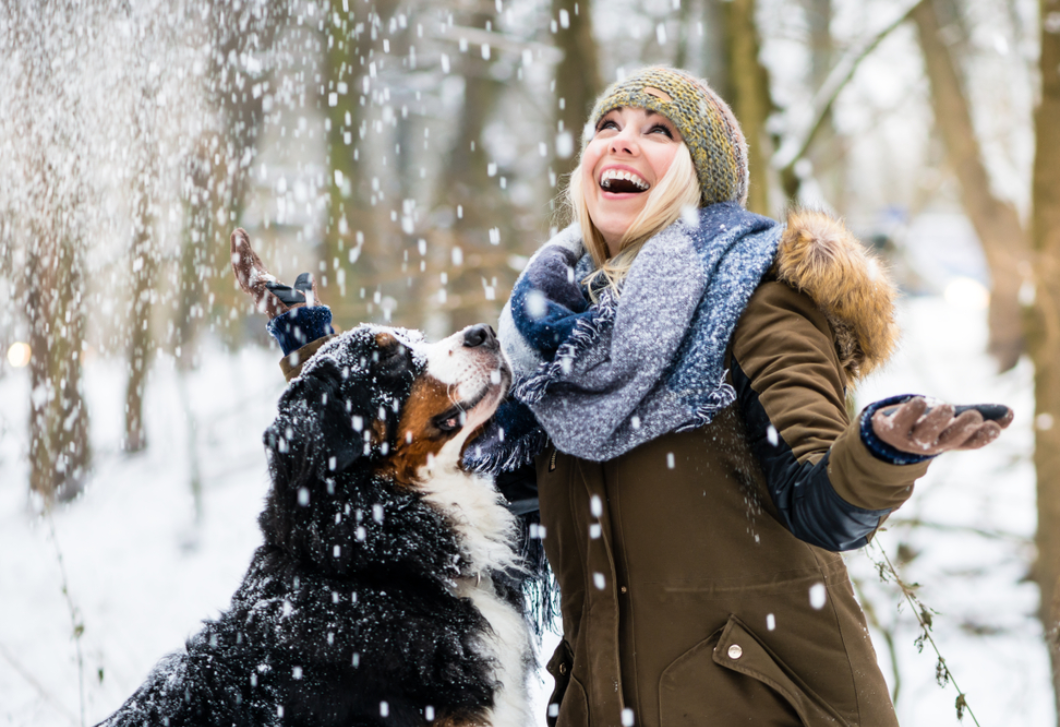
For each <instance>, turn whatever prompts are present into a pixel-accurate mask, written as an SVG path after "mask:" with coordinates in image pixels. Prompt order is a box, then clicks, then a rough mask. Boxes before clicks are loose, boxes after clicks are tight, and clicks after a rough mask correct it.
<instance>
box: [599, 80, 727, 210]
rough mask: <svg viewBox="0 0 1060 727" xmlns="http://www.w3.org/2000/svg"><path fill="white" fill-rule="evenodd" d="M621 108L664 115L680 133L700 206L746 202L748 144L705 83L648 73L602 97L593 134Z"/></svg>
mask: <svg viewBox="0 0 1060 727" xmlns="http://www.w3.org/2000/svg"><path fill="white" fill-rule="evenodd" d="M651 89H655V90H658V91H661V92H662V93H664V94H666V95H667V96H669V97H670V100H669V101H667V100H665V99H663V98H660V97H659V96H658V95H655V94H653V93H650V92H649V90H651ZM623 106H629V107H633V108H639V109H647V110H650V111H654V112H656V113H658V114H662V115H663V116H665V117H666V118H668V119H669V120H670V121H672V122H673V124H674V126H676V127H677V130H678V131H680V132H681V137H682V138H683V139H684V142H685V144H686V145H687V146H688V150H689V152H691V154H692V162H693V164H695V167H696V177H697V178H698V179H699V186H700V189H701V190H702V196H701V199H700V204H701V205H702V206H704V207H706V206H707V205H710V204H715V203H717V202H738V203H740V204H741V205H743V204H745V203H746V202H747V176H748V174H747V142H746V141H745V140H744V136H743V132H742V131H741V130H740V125H739V124H738V123H737V121H736V117H735V116H733V113H732V109H730V108H729V105H728V104H726V103H725V102H724V101H723V100H722V99H721V97H719V96H718V95H717V94H716V93H714V91H713V90H712V89H711V88H710V86H708V85H707V84H706V82H705V81H701V80H699V79H697V78H695V77H694V76H692V75H690V74H688V73H686V72H684V71H679V70H677V69H675V68H666V67H663V66H652V67H649V68H645V69H643V70H641V71H638V72H637V73H635V74H634V75H632V76H630V77H629V78H627V79H625V80H624V81H619V82H617V83H614V84H612V85H611V87H610V88H608V89H607V90H606V91H604V93H603V94H602V95H601V96H600V98H598V99H597V100H596V105H595V106H594V107H593V111H592V114H590V115H589V120H590V122H591V123H592V127H591V128H593V129H595V128H596V125H597V124H598V123H599V122H600V119H601V118H603V116H604V115H605V114H606V113H607V112H608V111H611V110H613V109H616V108H619V107H623Z"/></svg>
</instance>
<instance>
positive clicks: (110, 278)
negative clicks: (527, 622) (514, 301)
mask: <svg viewBox="0 0 1060 727" xmlns="http://www.w3.org/2000/svg"><path fill="white" fill-rule="evenodd" d="M0 63H2V66H0V170H2V173H0V297H2V298H3V299H4V300H5V301H7V302H6V303H5V305H4V306H2V307H0V473H2V475H3V476H2V478H0V724H9V725H16V726H19V727H22V726H29V725H34V726H38V727H49V726H53V725H54V726H59V725H91V724H94V723H95V722H97V721H99V720H100V719H102V718H104V717H105V716H107V715H108V714H110V713H111V712H112V711H113V710H114V709H116V708H117V707H118V706H119V705H120V704H121V703H122V702H123V701H124V700H125V699H126V698H127V697H128V696H129V695H130V694H131V693H132V692H133V691H134V690H135V688H136V687H137V686H138V685H139V684H140V683H141V682H142V680H143V679H144V677H145V675H146V674H147V672H148V670H149V669H150V667H151V666H152V665H153V664H154V663H155V662H156V661H158V659H159V658H161V657H162V656H163V655H165V654H166V653H169V652H172V651H174V650H177V649H179V648H181V646H182V644H183V642H184V640H185V639H186V638H187V637H188V636H190V635H191V634H193V633H195V632H196V631H197V630H198V628H199V624H200V622H201V621H202V620H203V619H205V618H210V617H213V616H215V615H216V614H217V612H218V611H219V610H220V609H223V608H225V607H226V605H227V603H228V599H229V598H230V596H231V593H232V591H233V590H234V588H235V587H236V586H237V585H238V583H239V578H240V576H241V574H242V573H243V571H244V569H245V568H246V564H247V562H248V559H249V557H250V554H251V552H252V551H253V549H254V548H255V547H256V546H257V544H258V543H259V541H260V533H259V531H258V529H257V523H256V517H257V514H258V512H259V511H260V509H261V505H262V501H263V498H264V495H265V492H266V490H267V488H268V476H267V472H266V460H265V455H264V453H263V451H262V446H261V441H262V440H261V436H262V432H263V431H264V429H265V427H266V426H268V424H269V422H270V421H271V420H272V417H273V416H274V414H275V405H276V400H277V398H278V397H279V395H280V393H281V392H282V391H283V388H284V381H283V376H282V374H281V371H280V369H279V367H278V365H277V363H278V361H279V359H280V356H281V353H280V350H279V349H278V347H277V346H276V344H275V343H274V342H273V341H272V340H271V338H270V337H269V336H268V334H267V333H266V331H265V322H266V319H265V317H264V316H263V315H261V314H260V313H259V312H258V311H256V310H255V309H254V307H253V305H252V302H251V300H250V298H249V297H248V296H246V295H245V294H243V293H242V292H240V291H239V289H238V286H237V285H236V282H235V280H234V278H233V275H232V269H231V260H230V252H229V235H230V233H231V231H232V230H233V229H234V228H236V227H243V228H245V229H247V231H248V232H249V234H250V236H251V239H253V240H254V244H255V249H256V250H257V251H258V253H259V254H260V255H261V257H262V259H263V260H264V261H265V264H266V265H267V266H268V267H269V270H270V272H272V273H274V274H276V275H277V277H279V278H280V279H281V280H283V281H285V282H288V283H290V282H293V280H294V278H295V277H296V276H297V275H298V274H299V273H301V272H303V271H310V272H312V273H313V274H314V275H315V277H316V280H317V283H318V286H319V290H320V295H321V298H322V299H323V301H324V302H325V303H326V304H327V305H329V306H330V307H331V309H332V311H333V313H334V320H335V324H336V328H338V329H349V328H351V327H353V326H355V325H357V324H358V323H360V322H378V323H390V324H393V325H399V326H406V327H411V328H418V329H421V330H423V331H425V333H426V334H427V336H428V337H429V338H434V339H437V338H439V337H442V336H444V335H448V334H449V333H451V332H452V331H455V330H457V329H458V328H460V327H462V326H466V325H469V324H471V323H477V322H488V323H491V324H494V325H495V324H496V320H497V317H498V314H499V311H500V307H501V306H502V305H503V303H504V301H505V300H506V299H507V297H508V295H509V293H510V291H511V286H512V283H513V282H514V280H515V278H516V276H517V275H518V273H519V271H520V270H522V269H523V267H524V266H525V264H526V262H527V260H528V258H529V256H530V255H531V254H532V253H533V252H534V251H535V250H536V249H537V247H538V246H540V245H541V244H542V242H544V241H545V240H547V239H548V237H549V235H550V231H553V230H555V229H557V228H559V227H561V226H563V225H565V224H566V223H567V221H568V212H567V210H565V209H564V205H563V203H562V201H561V191H562V190H563V188H564V186H565V183H566V179H567V175H568V174H569V172H570V171H571V169H572V168H573V166H574V164H575V163H576V154H577V151H578V148H579V144H580V139H581V135H582V128H583V125H584V124H585V122H586V118H585V117H586V115H587V113H588V111H589V109H590V107H591V105H592V102H593V100H594V99H595V98H596V96H597V95H598V94H599V93H600V92H601V91H602V90H603V89H604V88H605V87H606V86H607V84H609V83H611V82H612V81H614V80H616V79H621V78H623V77H624V76H625V74H627V73H628V72H630V71H631V70H634V69H636V68H639V67H641V66H643V65H645V64H649V63H664V64H670V65H674V66H677V67H681V68H685V69H688V70H690V71H692V72H693V73H695V74H696V75H698V76H700V77H703V78H706V79H707V80H708V81H709V82H710V84H711V86H712V87H713V88H714V89H716V90H717V91H718V92H719V94H720V95H721V96H722V97H723V98H725V99H727V100H728V101H729V103H730V104H731V105H732V107H733V110H734V111H735V113H736V116H737V117H738V119H739V121H740V123H741V125H742V127H743V129H744V132H745V133H746V135H747V137H748V140H749V146H750V175H751V177H750V178H751V193H750V198H749V201H748V205H747V206H748V208H749V209H751V210H752V211H755V212H758V213H761V214H765V215H769V216H772V217H775V218H778V219H783V218H784V215H785V214H786V210H788V209H789V208H791V207H793V206H806V207H813V208H820V209H825V210H829V211H831V212H833V213H835V214H836V215H838V216H841V217H842V218H844V219H845V220H846V222H847V224H848V226H850V228H851V229H852V230H854V231H855V232H856V233H857V235H858V236H859V237H860V238H861V239H862V240H863V241H865V242H866V243H867V244H870V245H871V246H872V247H873V248H874V249H875V250H876V251H877V252H878V253H879V254H881V255H882V256H883V257H885V258H886V260H887V261H888V263H889V265H890V267H891V270H892V273H893V275H894V277H895V278H896V280H897V281H898V282H899V284H900V286H901V289H902V292H903V297H902V300H901V302H900V310H899V319H900V323H901V325H902V328H903V339H902V344H901V350H900V353H899V355H898V356H897V357H896V358H895V359H894V360H893V361H892V363H891V364H890V365H889V366H888V367H887V368H886V369H885V370H884V371H883V372H881V373H877V374H874V375H873V376H872V377H871V378H870V379H869V380H868V381H867V382H866V383H864V384H863V385H862V386H861V387H859V388H858V389H857V390H856V391H853V392H851V399H852V400H851V402H850V403H851V406H852V407H859V406H861V405H863V404H865V403H867V402H870V401H872V400H874V399H878V398H881V397H883V396H887V395H892V394H896V393H904V392H918V393H924V394H930V395H932V396H935V397H939V398H941V399H944V400H948V401H952V402H955V403H979V402H989V401H998V402H1004V403H1006V404H1008V405H1010V406H1011V407H1013V409H1014V410H1015V412H1016V420H1015V422H1014V424H1013V425H1012V427H1011V428H1010V429H1009V430H1008V431H1006V432H1005V433H1004V434H1003V435H1002V437H1001V439H1000V440H999V441H998V442H997V443H996V444H994V445H992V446H991V447H989V448H987V449H985V450H983V451H977V452H968V453H962V454H957V455H948V458H944V460H940V461H939V462H938V463H937V464H936V465H933V466H932V468H931V470H930V472H929V474H928V476H927V477H925V478H924V479H923V480H922V481H921V482H920V483H919V484H918V485H917V493H916V495H915V496H914V497H913V498H912V500H910V502H909V503H908V504H907V505H906V506H904V507H903V508H902V509H900V510H899V511H897V512H896V513H895V514H894V515H893V516H892V517H891V518H890V520H889V521H888V523H887V525H886V528H885V530H884V531H882V532H881V533H880V534H879V536H878V537H877V538H876V539H875V540H874V541H873V542H872V544H871V545H870V546H869V547H867V548H865V549H864V550H862V551H856V552H853V553H849V554H847V555H846V560H847V565H848V568H849V570H850V572H851V575H852V578H853V580H854V585H855V591H856V593H857V596H858V599H859V600H860V602H861V604H862V606H863V608H864V610H865V612H866V615H867V617H868V620H869V623H870V627H871V632H872V638H873V641H874V644H875V648H876V651H877V653H878V655H879V659H880V664H881V667H882V669H883V671H884V674H885V675H886V677H887V679H888V684H889V686H890V688H891V691H892V698H893V699H894V701H895V705H896V710H897V713H898V716H899V719H900V720H901V722H902V724H904V725H910V726H913V725H931V726H932V727H934V726H936V725H947V724H958V723H964V724H978V725H983V727H986V726H987V725H995V726H998V725H1013V724H1019V725H1042V726H1046V725H1057V724H1060V722H1058V716H1057V715H1058V712H1060V710H1058V708H1057V705H1058V704H1060V702H1058V695H1060V632H1058V624H1060V426H1054V424H1055V417H1054V413H1057V414H1056V416H1060V0H920V1H919V2H912V1H911V0H615V1H614V2H593V1H592V0H582V1H581V2H577V1H576V0H452V1H450V2H439V1H437V0H69V1H67V2H56V1H54V0H4V2H3V3H2V6H0ZM557 638H558V637H556V636H555V635H554V634H548V633H546V634H545V636H544V638H543V641H544V645H543V646H542V654H543V655H544V657H543V659H547V656H548V654H549V653H550V651H551V648H552V647H553V646H554V643H555V640H556V639H557ZM540 681H541V683H540V699H539V702H540V705H539V707H540V712H541V715H542V722H541V723H542V724H544V721H543V720H544V700H545V697H546V696H547V694H548V692H549V691H551V678H550V677H548V676H547V675H546V674H545V673H544V671H543V670H542V671H541V680H540Z"/></svg>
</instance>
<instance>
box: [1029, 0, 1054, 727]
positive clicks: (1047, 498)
mask: <svg viewBox="0 0 1060 727" xmlns="http://www.w3.org/2000/svg"><path fill="white" fill-rule="evenodd" d="M1040 8H1041V18H1042V30H1041V55H1040V57H1039V70H1040V72H1041V83H1042V90H1041V101H1040V102H1039V104H1038V108H1037V109H1036V110H1035V112H1034V132H1035V138H1036V142H1037V149H1036V152H1035V157H1034V176H1033V189H1032V200H1033V205H1034V210H1033V213H1032V217H1031V235H1030V238H1031V245H1032V249H1033V255H1034V258H1033V259H1034V267H1033V269H1034V281H1035V288H1036V296H1035V303H1034V306H1033V309H1032V314H1031V316H1030V322H1029V323H1030V324H1029V326H1028V336H1027V338H1028V343H1029V349H1030V354H1031V358H1032V360H1033V361H1034V396H1035V408H1036V410H1037V412H1038V418H1037V427H1036V428H1035V429H1036V431H1035V447H1034V464H1035V467H1036V469H1037V474H1038V534H1037V545H1038V561H1037V564H1036V566H1035V570H1034V575H1035V579H1036V580H1037V582H1038V585H1039V586H1040V588H1041V594H1042V596H1041V607H1040V615H1041V620H1042V625H1043V626H1044V628H1045V635H1046V639H1047V642H1048V645H1049V657H1050V661H1051V663H1052V673H1053V691H1054V696H1055V697H1056V707H1057V715H1058V720H1060V422H1056V421H1055V418H1056V417H1058V416H1060V123H1057V120H1058V119H1060V28H1058V27H1057V21H1056V19H1057V18H1058V17H1060V2H1058V0H1041V3H1040Z"/></svg>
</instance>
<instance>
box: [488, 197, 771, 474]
mask: <svg viewBox="0 0 1060 727" xmlns="http://www.w3.org/2000/svg"><path fill="white" fill-rule="evenodd" d="M782 229H783V228H782V226H781V225H780V224H779V223H777V222H776V221H774V220H771V219H768V218H766V217H761V216H759V215H755V214H752V213H750V212H748V211H747V210H745V209H743V208H742V207H740V206H739V205H738V204H735V203H722V204H716V205H711V206H710V207H705V208H701V209H700V210H698V219H695V218H693V219H691V220H689V219H680V220H678V221H677V222H675V223H674V224H673V225H671V226H670V227H668V228H666V229H665V230H663V231H662V232H660V233H659V234H657V235H656V236H655V237H653V238H651V239H650V240H648V241H647V242H646V243H645V244H644V247H643V248H642V249H641V251H640V253H638V255H637V257H636V259H635V261H634V263H633V266H632V268H631V269H630V271H629V274H628V276H627V277H626V279H625V280H624V282H623V283H622V285H621V289H620V292H619V294H618V295H617V296H616V295H615V294H613V292H612V291H611V290H610V289H604V290H602V291H600V293H599V300H598V302H597V303H593V304H590V302H589V297H588V291H587V290H586V288H585V286H584V285H582V284H581V281H582V280H584V278H585V277H586V275H588V274H589V273H590V272H591V271H592V269H593V263H592V259H591V257H590V256H589V255H588V254H587V253H586V251H585V248H584V245H583V244H582V240H581V233H580V230H579V229H578V227H577V225H572V226H571V227H568V228H567V229H565V230H563V231H562V232H560V233H559V234H558V235H556V237H554V238H553V239H552V240H550V241H549V242H548V243H546V244H545V245H544V246H543V247H542V248H541V249H540V250H539V251H538V252H537V253H536V254H535V255H534V256H533V257H532V258H531V259H530V262H529V263H528V265H527V267H526V269H525V270H524V271H523V273H522V274H521V275H520V277H519V279H518V280H517V281H516V283H515V287H514V289H513V291H512V297H511V299H510V300H509V302H508V304H507V305H505V307H504V311H503V312H502V313H501V320H500V339H501V341H502V343H503V345H504V349H505V352H506V353H507V354H508V356H509V358H510V359H511V361H512V365H513V366H514V369H515V374H516V381H517V382H518V383H517V385H516V387H515V389H514V395H515V397H516V398H517V399H518V400H519V401H521V402H523V403H524V404H526V405H527V406H529V408H530V410H531V411H532V412H533V414H534V417H535V418H536V419H537V421H538V422H539V423H540V425H541V426H542V427H543V428H544V430H545V432H546V433H547V434H548V436H549V438H550V439H551V440H552V442H553V443H554V444H555V446H556V447H557V448H558V449H559V450H560V451H562V452H565V453H568V454H572V455H575V456H577V457H581V458H583V459H588V460H593V461H598V462H603V461H607V460H610V459H613V458H614V457H617V456H619V455H621V454H623V453H625V452H628V451H629V450H631V449H633V448H634V447H636V446H637V445H639V444H643V443H644V442H647V441H650V440H652V439H654V438H656V437H658V436H660V435H662V434H665V433H667V432H671V431H681V430H685V429H691V428H695V427H699V426H702V425H705V424H708V423H710V421H711V420H712V419H713V418H714V415H715V414H716V413H717V412H718V411H720V410H721V409H723V408H725V407H727V406H728V405H729V404H731V403H732V402H733V401H734V400H735V397H736V394H735V391H733V388H732V387H731V386H730V385H728V384H727V383H725V375H726V371H725V368H724V356H725V349H726V347H727V345H728V343H729V339H730V338H731V337H732V332H733V330H734V329H735V327H736V323H737V321H738V320H739V318H740V315H741V314H742V313H743V311H744V308H745V307H746V306H747V301H748V300H749V299H750V297H751V294H752V293H753V292H754V290H755V288H756V287H757V286H758V284H759V282H760V281H761V279H762V276H763V275H765V273H766V272H767V271H768V270H769V267H770V265H771V264H772V261H773V257H774V255H775V253H776V249H777V242H778V240H779V239H780V234H781V231H782Z"/></svg>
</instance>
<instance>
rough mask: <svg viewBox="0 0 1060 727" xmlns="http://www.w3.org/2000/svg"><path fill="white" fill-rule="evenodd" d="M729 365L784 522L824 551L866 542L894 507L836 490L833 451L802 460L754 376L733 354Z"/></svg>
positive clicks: (752, 442)
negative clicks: (858, 500)
mask: <svg viewBox="0 0 1060 727" xmlns="http://www.w3.org/2000/svg"><path fill="white" fill-rule="evenodd" d="M731 363H732V368H731V375H732V380H733V386H734V388H735V389H736V394H737V401H738V405H739V406H740V408H741V411H742V412H743V417H744V422H745V423H746V426H747V437H748V442H749V444H750V446H751V450H752V452H754V455H755V457H756V458H757V459H758V462H759V464H760V465H761V467H762V472H763V473H764V474H765V478H766V484H767V486H768V488H769V494H770V496H771V497H772V498H773V503H774V505H776V508H777V510H779V511H780V517H781V519H782V521H783V522H784V524H785V525H786V526H787V528H788V529H789V530H790V531H791V532H792V534H793V535H794V536H795V537H797V538H798V539H799V540H803V541H805V542H807V543H810V544H811V545H816V546H817V547H819V548H824V549H826V550H831V551H843V550H854V549H856V548H861V547H863V546H864V545H866V544H867V543H868V538H869V536H870V535H871V534H872V533H873V532H874V531H875V530H876V528H877V527H879V524H880V521H881V520H882V519H883V518H884V517H886V516H887V515H889V514H890V512H891V511H890V510H864V509H862V508H860V507H855V506H854V505H851V504H850V503H848V502H846V501H845V500H844V499H843V498H841V497H840V496H839V495H838V494H836V491H835V489H834V488H833V487H832V483H831V481H829V479H828V458H829V453H827V452H826V453H825V454H824V456H823V457H822V458H821V459H819V460H818V461H817V462H816V463H811V462H808V461H807V462H802V463H800V462H799V461H798V460H797V459H796V458H795V455H794V454H793V453H792V451H791V447H789V446H788V444H787V443H786V442H785V441H784V438H783V437H781V436H780V435H779V433H778V432H777V429H776V427H774V426H773V424H772V422H770V420H769V416H768V415H767V414H766V410H765V408H764V407H763V406H762V404H761V402H760V401H759V398H758V393H757V392H755V390H754V389H753V388H751V381H750V379H749V378H748V376H747V375H746V374H745V373H744V372H743V370H742V369H741V368H740V365H739V362H737V361H736V359H735V357H734V358H733V359H732V362H731Z"/></svg>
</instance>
